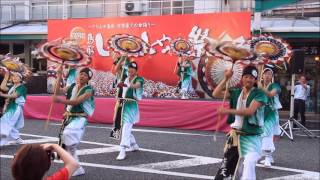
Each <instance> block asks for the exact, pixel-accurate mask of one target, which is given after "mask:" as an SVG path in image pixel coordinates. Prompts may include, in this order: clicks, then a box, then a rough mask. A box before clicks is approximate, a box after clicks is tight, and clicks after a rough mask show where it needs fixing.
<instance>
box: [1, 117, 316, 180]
mask: <svg viewBox="0 0 320 180" xmlns="http://www.w3.org/2000/svg"><path fill="white" fill-rule="evenodd" d="M58 129H59V124H57V123H51V124H50V126H49V129H48V130H47V131H45V130H44V121H39V120H26V121H25V127H24V128H23V129H22V130H21V133H22V136H21V137H22V138H23V139H24V143H44V142H57V138H56V137H57V134H58ZM110 129H111V127H110V125H102V124H89V125H88V126H87V128H86V132H85V136H84V139H83V141H82V143H81V145H80V151H79V154H80V160H81V164H82V165H83V167H84V168H85V170H86V174H85V175H83V176H78V177H73V178H72V179H74V180H84V179H88V180H91V179H92V180H100V179H103V180H109V179H110V180H117V179H119V180H120V179H121V180H144V179H152V180H158V179H159V180H160V179H161V180H162V179H165V180H169V179H172V180H180V179H181V180H182V179H183V180H189V179H190V180H191V179H213V177H214V175H215V173H216V172H217V169H218V167H219V166H220V160H221V157H222V149H223V146H224V141H225V135H224V134H222V133H217V134H216V139H217V140H216V141H214V139H213V136H214V133H213V132H208V131H192V130H177V129H164V128H147V127H135V129H134V132H133V133H134V135H135V137H136V140H137V142H138V144H139V146H140V151H138V152H128V153H127V158H126V159H125V160H124V161H117V160H116V156H117V155H118V144H119V142H118V141H115V140H112V139H110V138H108V135H109V133H110ZM313 132H314V133H315V134H316V135H319V131H318V130H315V131H313ZM294 135H295V136H294V141H290V140H289V139H288V138H287V137H285V136H284V137H283V138H281V139H280V140H278V141H276V152H275V153H274V159H275V164H274V165H273V166H272V167H271V168H265V167H263V166H262V165H257V179H269V180H271V179H272V180H282V179H288V180H289V179H290V180H292V179H295V180H300V179H308V180H313V179H314V180H316V179H320V174H319V170H320V155H319V154H320V153H319V152H320V138H308V137H306V136H305V135H304V133H303V132H297V131H295V132H294ZM19 147H20V145H9V146H4V147H2V148H1V149H0V154H1V161H0V166H1V176H0V178H1V180H10V179H12V176H11V170H10V166H11V161H12V158H13V154H14V153H15V151H16V150H17V149H18V148H19ZM61 167H62V164H61V163H60V162H56V163H54V164H53V165H52V167H51V169H50V171H49V172H48V174H51V173H53V172H54V171H56V170H57V169H59V168H61Z"/></svg>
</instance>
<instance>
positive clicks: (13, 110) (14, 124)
mask: <svg viewBox="0 0 320 180" xmlns="http://www.w3.org/2000/svg"><path fill="white" fill-rule="evenodd" d="M13 93H16V94H17V95H18V97H17V98H15V99H9V100H8V101H9V102H8V104H6V106H5V109H4V114H3V116H2V117H1V120H0V121H1V131H0V133H1V134H4V135H6V136H8V135H9V133H10V131H11V129H12V128H16V129H20V128H22V127H23V126H24V117H23V106H24V104H25V102H26V96H27V89H26V87H25V86H24V85H23V84H20V85H19V86H12V87H11V88H10V90H9V92H8V94H9V95H12V94H13Z"/></svg>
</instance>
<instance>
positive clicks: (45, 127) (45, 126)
mask: <svg viewBox="0 0 320 180" xmlns="http://www.w3.org/2000/svg"><path fill="white" fill-rule="evenodd" d="M62 66H63V63H62V64H61V65H60V67H59V69H60V68H61V67H62ZM57 86H59V81H58V79H57V80H56V82H55V86H54V91H53V96H56V95H57V90H58V88H57ZM53 104H54V102H53V101H52V102H51V104H50V108H49V112H48V116H47V120H46V123H45V125H44V130H47V129H48V127H49V122H50V118H51V114H52V109H53Z"/></svg>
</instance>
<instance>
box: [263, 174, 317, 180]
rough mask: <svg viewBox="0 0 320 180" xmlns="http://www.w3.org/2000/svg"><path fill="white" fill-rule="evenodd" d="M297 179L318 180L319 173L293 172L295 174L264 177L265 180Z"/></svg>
mask: <svg viewBox="0 0 320 180" xmlns="http://www.w3.org/2000/svg"><path fill="white" fill-rule="evenodd" d="M299 179H306V180H319V179H320V174H319V173H308V174H295V175H289V176H281V177H275V178H268V179H265V180H299Z"/></svg>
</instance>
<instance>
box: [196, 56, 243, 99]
mask: <svg viewBox="0 0 320 180" xmlns="http://www.w3.org/2000/svg"><path fill="white" fill-rule="evenodd" d="M231 67H232V62H231V61H224V60H222V59H221V58H219V57H215V56H211V57H207V56H202V57H201V59H200V62H199V65H198V79H199V83H200V85H201V87H202V89H203V90H204V91H205V92H206V93H207V94H208V95H209V96H211V94H212V91H213V89H214V88H215V87H216V86H217V85H218V84H219V83H220V82H221V80H222V79H223V78H224V71H225V70H228V69H231ZM243 68H244V65H243V64H241V63H238V62H236V63H235V64H234V66H233V75H232V77H231V79H230V85H229V87H238V86H240V81H241V75H242V70H243Z"/></svg>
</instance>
